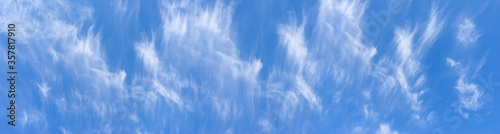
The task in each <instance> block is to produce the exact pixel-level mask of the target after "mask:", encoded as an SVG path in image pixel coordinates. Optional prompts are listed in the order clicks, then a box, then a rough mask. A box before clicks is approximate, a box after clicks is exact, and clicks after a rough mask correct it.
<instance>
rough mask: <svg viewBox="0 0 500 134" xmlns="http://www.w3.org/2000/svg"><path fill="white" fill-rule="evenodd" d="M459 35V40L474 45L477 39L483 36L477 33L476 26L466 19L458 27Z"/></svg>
mask: <svg viewBox="0 0 500 134" xmlns="http://www.w3.org/2000/svg"><path fill="white" fill-rule="evenodd" d="M457 28H458V33H457V39H458V41H460V42H461V43H464V44H474V43H476V41H477V39H478V38H479V37H480V36H481V35H480V34H479V33H478V32H477V31H476V25H475V24H474V23H473V22H472V21H471V20H470V19H469V18H464V19H463V20H462V22H460V24H458V26H457Z"/></svg>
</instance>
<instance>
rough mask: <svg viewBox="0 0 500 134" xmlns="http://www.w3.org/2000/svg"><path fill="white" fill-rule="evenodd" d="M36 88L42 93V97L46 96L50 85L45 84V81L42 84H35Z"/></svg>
mask: <svg viewBox="0 0 500 134" xmlns="http://www.w3.org/2000/svg"><path fill="white" fill-rule="evenodd" d="M37 86H38V89H40V92H41V93H42V95H43V97H45V98H47V96H48V94H47V93H48V92H49V91H50V89H51V88H50V87H49V86H48V85H47V83H46V82H42V84H41V85H40V84H37Z"/></svg>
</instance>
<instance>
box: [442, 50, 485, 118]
mask: <svg viewBox="0 0 500 134" xmlns="http://www.w3.org/2000/svg"><path fill="white" fill-rule="evenodd" d="M447 61H448V64H450V67H451V68H453V71H454V72H456V73H457V76H458V77H459V78H458V79H457V82H456V85H455V86H454V88H455V89H456V91H457V92H456V93H457V96H458V98H459V100H458V102H457V103H456V104H454V105H455V107H456V108H457V111H458V112H459V113H460V114H461V115H462V116H463V117H465V118H469V115H470V113H472V112H475V111H478V110H479V109H481V108H482V107H483V106H484V104H485V103H486V102H487V101H488V97H487V96H485V94H484V91H485V90H484V89H482V88H481V87H480V86H478V85H477V84H476V83H474V82H473V80H474V79H475V78H476V77H477V75H478V71H479V70H480V69H481V68H482V66H483V64H484V62H485V61H484V59H483V60H481V61H480V62H479V63H478V64H471V63H469V64H464V65H462V64H459V62H456V61H454V60H453V59H451V58H447ZM450 61H453V62H456V63H457V64H456V65H455V66H453V64H451V63H453V62H450Z"/></svg>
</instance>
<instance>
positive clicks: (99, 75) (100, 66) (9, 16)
mask: <svg viewBox="0 0 500 134" xmlns="http://www.w3.org/2000/svg"><path fill="white" fill-rule="evenodd" d="M1 7H2V8H1V9H0V10H2V13H0V19H2V20H9V21H11V22H5V21H2V22H0V23H1V24H2V25H4V24H5V25H6V24H7V23H15V24H16V26H18V27H19V28H18V29H16V32H17V33H16V35H17V36H18V37H22V38H19V39H18V40H17V41H18V42H17V43H19V44H22V45H23V46H24V47H23V48H24V49H23V53H24V55H23V60H26V61H30V62H26V68H32V69H33V71H34V72H37V73H34V74H33V76H34V77H35V78H36V77H39V78H40V79H42V80H39V81H43V82H42V83H41V84H37V85H34V86H38V88H36V87H33V88H32V89H40V91H41V94H40V96H43V97H44V98H46V99H47V100H49V101H51V102H50V103H55V104H56V106H57V108H58V111H59V112H61V114H68V113H66V112H69V111H71V112H72V113H71V114H72V115H78V114H85V113H86V112H81V111H82V110H84V111H87V112H89V111H98V112H102V113H100V114H92V115H88V116H90V117H95V116H101V117H104V116H106V117H110V116H111V117H112V116H113V114H111V113H113V112H114V111H115V109H114V108H116V107H111V105H114V104H115V103H116V102H117V101H120V100H122V99H123V98H126V96H127V91H126V90H125V86H124V81H125V78H126V76H127V74H126V73H125V71H124V70H120V69H116V71H111V69H109V68H110V67H109V66H108V64H107V62H106V58H105V55H106V54H105V53H104V52H103V51H101V39H100V35H99V32H96V31H94V27H93V26H91V27H90V28H86V27H84V26H83V24H84V23H87V22H90V24H92V21H93V16H92V14H93V9H92V8H91V7H87V6H79V5H74V4H73V3H71V2H68V1H64V0H58V1H47V2H42V1H38V0H35V1H24V0H21V1H6V2H5V3H3V4H2V5H1ZM8 8H10V9H9V10H8V11H6V9H8ZM4 10H5V11H4ZM7 12H8V13H7ZM68 18H71V19H68ZM5 31H6V30H5ZM2 32H4V30H2ZM48 33H50V34H48ZM83 33H86V34H83ZM30 66H31V67H30ZM62 76H64V79H63V77H62ZM63 80H64V81H65V83H71V84H72V86H73V87H71V88H66V87H65V86H61V84H60V82H61V81H63ZM48 85H50V87H49V86H48ZM67 86H69V85H67ZM63 87H64V88H63ZM74 90H84V91H85V94H83V95H82V96H84V97H83V98H86V99H84V101H79V100H76V99H75V98H71V97H72V96H71V97H66V96H65V94H64V93H70V92H76V91H74ZM61 96H62V97H61ZM33 101H34V100H33ZM77 102H78V103H79V105H77V106H78V109H73V108H70V109H69V110H68V109H66V107H67V105H66V104H75V103H77ZM50 103H49V104H50ZM31 104H36V103H35V102H28V103H24V104H21V105H24V106H23V107H34V106H30V105H31ZM94 104H96V105H94ZM42 105H43V106H45V105H47V104H45V103H44V104H42ZM44 112H45V110H40V111H37V110H33V111H26V112H25V113H26V114H25V115H26V116H25V119H24V120H26V121H24V122H25V123H24V124H26V125H28V124H29V125H33V126H42V125H43V124H37V123H30V121H33V120H36V119H39V120H43V119H42V116H41V115H45V113H44ZM81 120H82V121H84V122H90V121H91V120H88V117H85V118H81ZM99 120H101V121H104V120H110V118H99ZM61 122H65V121H61ZM45 125H46V124H45ZM83 129H86V128H80V130H83Z"/></svg>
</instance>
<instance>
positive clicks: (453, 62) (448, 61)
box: [446, 58, 460, 67]
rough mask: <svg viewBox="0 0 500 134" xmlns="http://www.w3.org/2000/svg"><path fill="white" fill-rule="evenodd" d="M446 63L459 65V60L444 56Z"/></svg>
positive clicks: (452, 65)
mask: <svg viewBox="0 0 500 134" xmlns="http://www.w3.org/2000/svg"><path fill="white" fill-rule="evenodd" d="M446 63H448V65H450V66H451V67H454V66H456V65H460V62H456V61H455V60H453V59H450V58H446Z"/></svg>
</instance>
